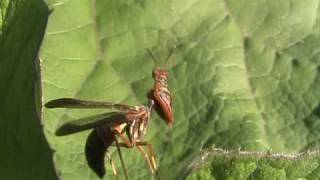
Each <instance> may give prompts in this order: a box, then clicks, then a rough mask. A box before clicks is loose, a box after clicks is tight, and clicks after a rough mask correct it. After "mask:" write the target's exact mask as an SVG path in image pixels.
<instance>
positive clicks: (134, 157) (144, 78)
mask: <svg viewBox="0 0 320 180" xmlns="http://www.w3.org/2000/svg"><path fill="white" fill-rule="evenodd" d="M48 4H49V6H50V8H52V9H53V13H52V14H51V16H50V19H49V23H48V28H47V31H46V34H45V39H44V42H43V46H42V50H41V53H40V58H41V61H42V66H41V70H42V75H43V76H42V77H43V79H42V88H43V100H44V102H47V101H49V100H52V99H56V98H63V97H70V98H71V97H73V98H80V99H87V100H100V101H103V100H105V101H113V102H121V103H125V104H129V105H139V104H146V103H147V96H146V94H147V93H148V91H149V90H150V89H151V88H152V86H153V83H154V82H153V79H152V76H151V72H152V69H153V68H154V67H155V66H156V65H155V63H154V62H153V60H152V58H151V57H150V56H149V55H148V53H147V52H146V50H145V49H146V48H150V49H152V50H153V52H154V53H155V55H156V56H157V57H159V59H165V57H166V56H167V53H168V50H169V49H170V48H172V47H173V46H175V45H180V44H181V45H182V46H181V47H179V48H178V49H177V50H176V51H175V53H174V55H173V57H172V58H171V59H170V60H169V61H168V62H160V63H159V64H161V65H162V66H164V65H166V66H167V68H168V70H169V73H170V79H169V86H170V89H171V90H172V92H173V94H174V102H173V104H174V117H175V122H174V126H173V128H168V127H167V126H166V124H165V123H164V121H163V120H160V119H159V118H158V116H157V115H156V114H155V113H153V114H152V120H151V121H152V122H151V124H150V127H149V129H148V133H147V136H146V137H145V139H146V140H148V141H149V142H151V143H152V144H153V146H154V149H155V151H156V154H157V157H158V161H159V164H160V167H159V168H160V169H159V171H160V175H161V177H162V179H183V178H184V177H185V175H186V174H187V173H188V172H189V168H188V165H189V164H190V163H191V162H192V161H193V160H194V158H196V157H197V156H198V155H199V153H200V152H201V150H202V149H204V148H209V147H211V146H212V145H215V147H219V148H226V149H238V148H241V149H243V150H246V151H253V152H255V151H263V150H271V151H272V152H283V153H297V152H300V151H306V150H312V149H317V148H318V147H319V142H320V141H319V135H320V134H319V123H318V122H319V120H320V118H319V97H320V96H319V95H320V82H319V81H320V76H319V58H320V56H319V53H318V52H319V48H318V47H319V45H320V41H319V37H320V26H319V25H320V21H319V19H320V18H319V13H318V12H319V10H318V9H319V0H306V1H300V0H282V1H281V2H279V1H276V0H268V1H256V0H246V1H244V0H242V1H239V0H224V1H222V0H188V1H185V0H153V1H147V0H93V1H66V0H50V1H48ZM44 102H43V103H44ZM98 112H99V113H100V111H98V110H94V111H90V110H89V111H84V110H65V109H59V110H47V109H45V110H44V131H45V134H46V137H47V139H48V141H49V143H50V146H51V147H52V148H53V149H54V150H55V153H54V162H55V167H56V168H57V170H58V172H59V174H60V175H61V179H68V180H69V179H98V177H97V176H96V175H95V174H94V173H93V171H92V170H90V169H89V168H88V166H87V164H86V160H85V156H84V146H85V141H86V138H87V136H88V134H89V132H83V133H78V134H75V135H72V136H66V137H56V136H55V135H54V132H55V130H56V128H57V127H59V125H61V124H62V123H64V122H67V121H70V120H71V119H76V118H81V117H85V116H87V115H92V114H95V113H98ZM110 151H111V152H112V155H113V159H114V160H115V161H116V162H115V163H116V165H117V169H118V171H119V173H120V174H123V173H122V171H121V168H120V163H119V161H118V157H117V153H116V151H115V150H114V148H110ZM123 153H124V158H125V162H126V166H127V167H128V171H129V175H130V177H131V179H148V178H150V176H151V173H150V172H149V171H148V165H147V164H146V162H144V160H143V158H142V156H141V154H139V153H138V151H137V150H135V149H123ZM106 163H107V162H106ZM106 165H107V167H108V168H109V169H107V177H106V178H105V179H110V178H111V177H112V171H111V170H110V165H109V164H108V163H107V164H106ZM253 165H254V164H249V165H248V166H247V165H245V166H243V168H242V167H241V168H240V169H241V170H240V171H241V172H242V173H244V174H247V173H249V170H250V171H251V170H252V169H254V168H253ZM255 165H256V164H255ZM251 166H252V167H251ZM237 169H239V168H235V172H234V173H237V172H236V170H237ZM269 172H270V173H273V172H274V174H277V176H278V175H279V176H281V172H280V171H278V170H275V171H272V170H270V171H268V173H269ZM259 177H260V176H259Z"/></svg>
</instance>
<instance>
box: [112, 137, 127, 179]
mask: <svg viewBox="0 0 320 180" xmlns="http://www.w3.org/2000/svg"><path fill="white" fill-rule="evenodd" d="M115 142H116V146H117V150H118V154H119V158H120V161H121V165H122V168H123V172H124V175H125V177H126V180H129V176H128V172H127V169H126V167H125V164H124V161H123V158H122V153H121V149H120V146H119V142H118V140H117V138H115Z"/></svg>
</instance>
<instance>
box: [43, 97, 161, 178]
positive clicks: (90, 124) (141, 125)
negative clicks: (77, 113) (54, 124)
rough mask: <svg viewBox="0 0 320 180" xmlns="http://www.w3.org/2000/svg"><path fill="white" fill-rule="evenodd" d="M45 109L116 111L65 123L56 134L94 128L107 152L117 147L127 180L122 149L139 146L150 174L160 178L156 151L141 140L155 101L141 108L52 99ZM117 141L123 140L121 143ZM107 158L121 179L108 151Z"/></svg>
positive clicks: (107, 103) (61, 134)
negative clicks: (110, 148)
mask: <svg viewBox="0 0 320 180" xmlns="http://www.w3.org/2000/svg"><path fill="white" fill-rule="evenodd" d="M45 106H46V107H47V108H75V109H77V108H78V109H80V108H101V109H111V110H114V111H113V112H107V113H103V114H98V115H94V116H89V117H84V118H80V119H77V120H73V121H71V122H67V123H64V124H63V125H62V126H60V127H59V128H58V129H57V131H56V135H57V136H64V135H69V134H73V133H77V132H81V131H84V130H89V129H94V132H96V133H97V135H98V136H99V137H100V139H101V140H102V142H103V144H104V146H105V149H106V150H108V148H109V147H110V146H112V145H114V146H116V147H117V151H118V154H119V158H120V162H121V165H122V168H123V171H124V174H125V177H126V179H129V177H128V173H127V170H126V168H125V164H124V160H123V158H122V154H121V150H120V147H125V148H133V147H136V148H137V149H138V150H139V151H140V152H141V153H142V154H143V157H144V159H145V160H146V161H147V163H148V165H149V167H150V170H151V173H152V174H153V175H154V176H155V177H156V178H157V179H159V175H158V171H157V163H156V156H155V154H154V152H153V149H152V146H151V144H149V143H148V142H147V141H142V137H143V135H144V134H145V133H146V130H147V126H148V122H149V120H150V114H151V110H152V108H153V106H154V101H153V100H151V101H150V105H149V107H146V106H142V105H140V106H128V105H124V104H116V103H111V102H99V101H85V100H79V99H72V98H61V99H55V100H52V101H50V102H48V103H46V104H45ZM125 134H126V135H127V137H126V136H125ZM118 138H120V140H121V142H119V140H118ZM142 146H146V147H147V149H148V150H147V152H146V150H145V149H144V148H142ZM89 148H90V147H89ZM107 156H108V158H109V160H110V163H111V166H112V169H113V174H114V175H115V176H116V177H117V179H118V178H119V177H118V175H117V172H116V170H115V167H114V164H113V161H112V159H111V156H110V154H109V152H108V151H107ZM104 172H105V171H102V174H101V175H99V176H100V177H103V176H104Z"/></svg>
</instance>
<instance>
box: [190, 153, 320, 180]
mask: <svg viewBox="0 0 320 180" xmlns="http://www.w3.org/2000/svg"><path fill="white" fill-rule="evenodd" d="M203 155H204V156H202V157H201V158H199V159H195V160H194V162H193V163H191V166H190V167H191V169H193V171H194V173H192V174H191V175H189V176H188V178H187V180H197V179H201V180H205V179H207V180H209V179H210V180H211V179H239V180H241V179H265V180H268V179H277V180H286V179H319V178H320V174H319V168H320V159H319V151H317V152H307V153H301V154H272V153H270V152H266V153H264V152H245V151H237V152H232V151H231V152H230V151H229V152H228V151H224V150H222V149H212V150H210V151H207V152H205V153H203ZM202 162H204V164H202Z"/></svg>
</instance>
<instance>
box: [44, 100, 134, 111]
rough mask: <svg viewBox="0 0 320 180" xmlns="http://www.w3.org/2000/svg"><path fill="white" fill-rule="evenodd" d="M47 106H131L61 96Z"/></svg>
mask: <svg viewBox="0 0 320 180" xmlns="http://www.w3.org/2000/svg"><path fill="white" fill-rule="evenodd" d="M45 107H47V108H75V109H81V108H84V109H85V108H91V109H93V108H97V109H98V108H103V109H117V110H120V111H125V110H128V109H130V108H131V106H128V105H124V104H117V103H112V102H101V101H86V100H80V99H73V98H61V99H55V100H52V101H49V102H47V103H46V104H45Z"/></svg>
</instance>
